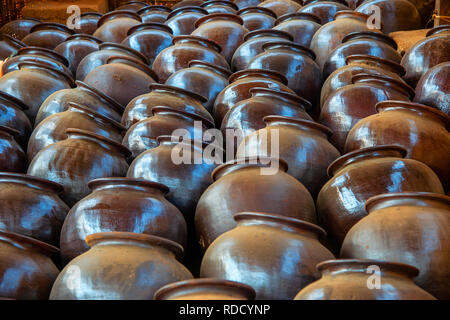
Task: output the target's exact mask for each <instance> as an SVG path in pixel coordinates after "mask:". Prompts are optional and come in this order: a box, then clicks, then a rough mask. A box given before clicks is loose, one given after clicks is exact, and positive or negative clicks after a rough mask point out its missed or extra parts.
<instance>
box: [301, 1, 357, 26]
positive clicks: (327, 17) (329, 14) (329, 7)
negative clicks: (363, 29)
mask: <svg viewBox="0 0 450 320" xmlns="http://www.w3.org/2000/svg"><path fill="white" fill-rule="evenodd" d="M343 10H350V8H349V7H347V6H346V5H345V4H343V3H339V2H338V1H315V2H311V3H307V4H305V5H304V6H303V7H302V8H301V9H300V10H298V12H302V13H311V14H314V15H315V16H317V17H319V19H320V24H326V23H328V22H331V21H333V20H334V15H335V14H336V12H338V11H343Z"/></svg>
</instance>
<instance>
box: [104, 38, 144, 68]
mask: <svg viewBox="0 0 450 320" xmlns="http://www.w3.org/2000/svg"><path fill="white" fill-rule="evenodd" d="M105 47H106V48H105ZM98 48H99V51H100V50H114V49H120V50H122V51H125V52H127V53H131V54H132V55H133V56H135V57H138V58H139V59H141V60H142V62H143V63H144V64H146V65H148V64H149V61H148V59H147V57H146V56H144V55H143V54H142V53H140V52H139V51H137V50H134V49H131V48H128V47H127V46H124V45H122V44H119V43H114V42H103V43H101V44H99V45H98ZM111 48H112V49H111ZM120 50H119V51H120Z"/></svg>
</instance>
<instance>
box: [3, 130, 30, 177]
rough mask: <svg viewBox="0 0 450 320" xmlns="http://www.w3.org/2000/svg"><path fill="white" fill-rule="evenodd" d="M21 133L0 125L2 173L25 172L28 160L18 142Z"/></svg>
mask: <svg viewBox="0 0 450 320" xmlns="http://www.w3.org/2000/svg"><path fill="white" fill-rule="evenodd" d="M18 135H19V132H18V131H17V130H15V129H13V128H9V127H5V126H2V125H0V172H2V171H4V172H19V173H22V172H25V171H26V170H27V159H26V156H25V152H24V151H23V149H22V148H21V147H20V145H19V144H18V143H17V141H16V137H17V136H18Z"/></svg>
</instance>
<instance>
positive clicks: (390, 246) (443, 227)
mask: <svg viewBox="0 0 450 320" xmlns="http://www.w3.org/2000/svg"><path fill="white" fill-rule="evenodd" d="M366 210H367V212H368V213H369V215H368V216H367V217H365V218H364V219H362V220H361V221H359V222H358V223H357V224H356V225H354V226H353V228H351V229H350V231H349V233H348V234H347V236H346V237H345V240H344V243H343V245H342V249H341V257H343V258H358V259H374V258H376V259H380V260H385V261H395V262H401V263H409V264H411V265H413V266H415V267H416V268H418V269H419V270H420V274H419V276H418V277H417V278H415V283H416V284H418V285H419V286H420V287H422V289H425V290H426V291H428V292H429V293H431V294H432V295H433V296H435V297H436V298H438V299H444V300H446V299H450V290H449V287H448V282H447V279H448V278H449V277H450V270H449V269H448V268H447V266H448V265H449V263H450V254H449V253H450V248H449V247H450V238H449V234H448V228H449V227H450V215H449V212H450V197H449V196H445V195H441V194H435V193H426V192H413V193H390V194H383V195H378V196H375V197H372V198H370V199H369V200H368V201H367V202H366ZM417 244H423V245H417Z"/></svg>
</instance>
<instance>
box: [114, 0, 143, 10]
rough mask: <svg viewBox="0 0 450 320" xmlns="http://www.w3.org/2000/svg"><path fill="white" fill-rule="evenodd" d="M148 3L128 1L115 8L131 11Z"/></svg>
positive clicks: (139, 8)
mask: <svg viewBox="0 0 450 320" xmlns="http://www.w3.org/2000/svg"><path fill="white" fill-rule="evenodd" d="M147 5H148V4H147V3H146V2H143V1H128V2H126V3H125V4H124V5H121V6H120V7H118V8H117V9H116V10H125V11H131V12H137V11H139V10H141V9H143V8H145V7H146V6H147Z"/></svg>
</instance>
